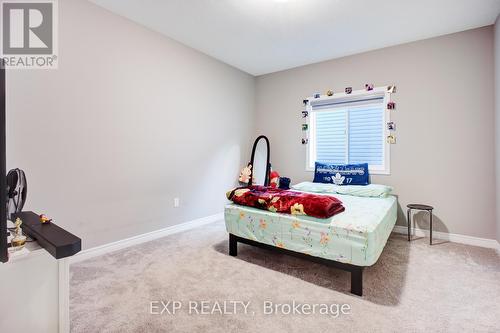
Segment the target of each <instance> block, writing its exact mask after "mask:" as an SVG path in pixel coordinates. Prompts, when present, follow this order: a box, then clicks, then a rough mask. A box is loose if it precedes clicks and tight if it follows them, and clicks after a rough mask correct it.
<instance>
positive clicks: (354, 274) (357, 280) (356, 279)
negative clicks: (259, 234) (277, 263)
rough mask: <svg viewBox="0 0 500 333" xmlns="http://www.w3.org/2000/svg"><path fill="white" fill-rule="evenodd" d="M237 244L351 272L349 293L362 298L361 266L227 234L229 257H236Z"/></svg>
mask: <svg viewBox="0 0 500 333" xmlns="http://www.w3.org/2000/svg"><path fill="white" fill-rule="evenodd" d="M238 242H239V243H244V244H248V245H252V246H256V247H260V248H262V249H267V250H271V251H274V252H278V253H284V254H288V255H291V256H294V257H298V258H302V259H306V260H309V261H314V262H317V263H320V264H323V265H327V266H332V267H335V268H339V269H342V270H344V271H348V272H351V293H352V294H354V295H358V296H363V268H364V267H363V266H354V265H350V264H346V263H343V262H339V261H335V260H328V259H324V258H320V257H313V256H310V255H307V254H304V253H300V252H295V251H291V250H286V249H283V248H279V247H275V246H272V245H268V244H264V243H259V242H256V241H253V240H250V239H246V238H242V237H239V236H236V235H233V234H231V233H230V234H229V255H230V256H233V257H236V256H237V255H238Z"/></svg>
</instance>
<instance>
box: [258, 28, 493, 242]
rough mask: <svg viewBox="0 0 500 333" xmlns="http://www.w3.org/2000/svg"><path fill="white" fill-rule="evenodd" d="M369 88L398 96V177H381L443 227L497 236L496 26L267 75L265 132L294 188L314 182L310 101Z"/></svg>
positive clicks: (262, 104)
mask: <svg viewBox="0 0 500 333" xmlns="http://www.w3.org/2000/svg"><path fill="white" fill-rule="evenodd" d="M325 42H328V41H325ZM304 47H305V48H306V47H307V46H306V45H304ZM367 82H371V83H374V84H375V85H376V86H381V85H387V84H392V83H394V84H396V85H397V90H398V91H397V94H395V95H394V101H395V102H396V103H397V110H396V111H395V112H393V113H392V120H393V121H395V122H396V126H397V131H396V135H397V144H396V145H393V146H392V150H391V171H392V173H391V175H390V176H374V177H372V181H373V182H375V183H384V184H388V185H392V186H394V189H395V193H396V194H397V195H398V196H399V203H400V205H401V207H406V204H408V203H427V204H431V205H433V206H435V216H436V217H437V220H438V223H437V226H436V230H441V231H449V232H451V233H457V234H464V235H469V236H476V237H484V238H495V234H496V226H495V185H494V182H492V181H491V180H492V179H494V177H495V170H494V163H495V158H494V155H493V154H492V152H494V98H493V96H494V95H493V94H494V91H493V84H494V80H493V28H492V27H491V26H489V27H485V28H480V29H475V30H470V31H465V32H461V33H456V34H452V35H447V36H443V37H438V38H432V39H428V40H423V41H418V42H414V43H409V44H404V45H399V46H395V47H390V48H385V49H381V50H376V51H372V52H367V53H363V54H359V55H354V56H349V57H345V58H341V59H336V60H331V61H326V62H322V63H318V64H313V65H308V66H303V67H299V68H295V69H291V70H287V71H282V72H278V73H274V74H269V75H264V76H260V77H258V78H257V85H256V110H257V115H256V116H257V118H256V128H257V133H256V134H266V135H268V136H269V139H270V141H271V152H272V155H271V159H272V164H273V166H274V168H275V169H277V170H278V171H279V172H281V175H283V176H289V177H291V178H292V182H293V183H296V182H299V181H304V180H312V177H313V173H311V172H306V171H305V156H306V155H305V154H306V147H305V146H303V145H301V144H300V138H301V129H300V124H301V118H300V111H301V109H302V106H301V101H302V99H303V98H304V97H307V96H311V95H312V94H313V93H314V92H316V91H321V92H324V91H326V90H327V89H333V90H334V91H343V89H344V87H346V86H353V87H354V89H361V88H362V87H363V85H364V83H367ZM403 216H404V215H403V214H402V211H400V219H399V221H398V223H399V224H404V223H406V222H405V219H404V217H403ZM421 226H422V227H426V226H425V225H424V222H422V225H421Z"/></svg>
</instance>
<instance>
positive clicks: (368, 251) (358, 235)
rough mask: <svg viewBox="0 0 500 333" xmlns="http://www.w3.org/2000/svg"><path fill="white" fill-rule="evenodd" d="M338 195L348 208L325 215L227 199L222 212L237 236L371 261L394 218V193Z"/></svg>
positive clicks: (343, 258) (348, 260)
mask: <svg viewBox="0 0 500 333" xmlns="http://www.w3.org/2000/svg"><path fill="white" fill-rule="evenodd" d="M326 195H328V194H326ZM334 196H335V197H337V198H338V199H340V200H341V201H342V203H343V205H344V207H345V208H346V210H345V211H344V212H342V213H340V214H337V215H335V216H332V217H331V218H327V219H317V218H314V217H308V216H296V215H288V214H277V213H272V212H268V211H263V210H259V209H256V208H251V207H245V206H239V205H236V204H228V205H227V206H226V208H225V212H224V215H225V221H226V230H227V231H228V232H229V233H232V234H234V235H236V236H240V237H243V238H247V239H251V240H254V241H257V242H261V243H265V244H269V245H274V246H277V247H283V248H286V249H288V250H292V251H296V252H301V253H305V254H309V255H312V256H316V257H321V258H325V259H331V260H336V261H341V262H345V263H349V264H352V265H357V266H371V265H373V264H374V263H375V262H376V261H377V259H378V258H379V256H380V254H381V253H382V250H383V249H384V246H385V244H386V242H387V239H388V238H389V235H390V233H391V231H392V229H393V228H394V225H395V223H396V214H397V201H396V198H395V197H394V196H387V197H386V198H368V197H357V196H351V195H340V194H335V195H334Z"/></svg>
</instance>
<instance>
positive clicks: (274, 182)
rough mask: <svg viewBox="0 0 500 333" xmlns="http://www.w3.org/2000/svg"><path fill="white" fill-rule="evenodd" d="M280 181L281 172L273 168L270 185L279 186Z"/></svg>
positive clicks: (270, 174)
mask: <svg viewBox="0 0 500 333" xmlns="http://www.w3.org/2000/svg"><path fill="white" fill-rule="evenodd" d="M279 182H280V174H279V173H278V171H274V170H272V171H271V172H270V173H269V186H271V187H272V188H276V187H278V184H279Z"/></svg>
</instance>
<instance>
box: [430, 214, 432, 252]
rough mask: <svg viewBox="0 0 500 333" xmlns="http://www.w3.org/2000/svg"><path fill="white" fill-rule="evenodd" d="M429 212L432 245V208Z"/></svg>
mask: <svg viewBox="0 0 500 333" xmlns="http://www.w3.org/2000/svg"><path fill="white" fill-rule="evenodd" d="M429 214H431V216H430V218H429V220H430V245H432V209H431V210H430V211H429Z"/></svg>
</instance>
